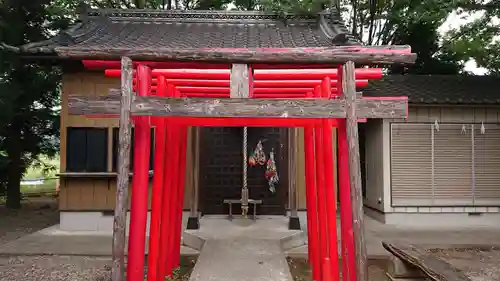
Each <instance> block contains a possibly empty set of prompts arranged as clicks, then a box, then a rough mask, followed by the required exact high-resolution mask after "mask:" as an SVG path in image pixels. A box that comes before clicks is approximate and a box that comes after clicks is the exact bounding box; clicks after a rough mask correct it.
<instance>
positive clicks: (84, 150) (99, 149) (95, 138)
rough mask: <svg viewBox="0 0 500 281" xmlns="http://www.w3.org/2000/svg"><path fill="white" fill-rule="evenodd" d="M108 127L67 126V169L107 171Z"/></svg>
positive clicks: (75, 170)
mask: <svg viewBox="0 0 500 281" xmlns="http://www.w3.org/2000/svg"><path fill="white" fill-rule="evenodd" d="M107 170H108V130H107V128H88V127H68V128H66V171H67V172H82V173H83V172H107Z"/></svg>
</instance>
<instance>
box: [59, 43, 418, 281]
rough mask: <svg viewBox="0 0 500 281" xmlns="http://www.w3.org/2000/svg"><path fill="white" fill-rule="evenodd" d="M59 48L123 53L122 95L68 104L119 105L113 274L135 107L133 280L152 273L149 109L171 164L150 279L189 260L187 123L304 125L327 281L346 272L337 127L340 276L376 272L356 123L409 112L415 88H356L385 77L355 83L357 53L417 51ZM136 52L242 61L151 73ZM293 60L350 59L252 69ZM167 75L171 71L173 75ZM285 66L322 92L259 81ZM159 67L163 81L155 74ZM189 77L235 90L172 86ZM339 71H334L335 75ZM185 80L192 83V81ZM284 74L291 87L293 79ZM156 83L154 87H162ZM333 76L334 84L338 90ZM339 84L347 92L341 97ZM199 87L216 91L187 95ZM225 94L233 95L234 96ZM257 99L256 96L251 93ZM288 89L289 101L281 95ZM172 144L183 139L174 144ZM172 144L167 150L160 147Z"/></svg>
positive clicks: (81, 109) (317, 264)
mask: <svg viewBox="0 0 500 281" xmlns="http://www.w3.org/2000/svg"><path fill="white" fill-rule="evenodd" d="M56 51H57V52H58V53H59V55H61V56H66V57H73V58H99V59H100V58H103V59H117V58H118V57H122V61H121V71H118V72H116V71H114V70H108V71H106V74H107V75H109V76H116V75H117V74H118V75H121V81H122V87H121V101H120V100H119V99H118V96H117V95H116V94H115V95H111V96H109V97H102V98H96V99H91V98H88V97H70V101H69V109H70V113H71V114H85V115H94V116H95V115H97V116H99V114H104V115H109V114H117V113H120V147H119V169H118V185H117V206H116V209H115V225H114V238H113V256H114V265H113V271H112V275H113V280H114V281H118V280H120V281H122V280H123V270H124V255H123V252H124V244H125V243H124V242H125V217H126V204H125V202H126V200H125V199H126V198H127V187H128V174H129V153H130V116H131V115H135V116H136V117H134V119H135V143H134V145H135V146H136V147H135V155H134V161H135V163H134V175H133V182H132V185H133V188H132V201H131V222H130V224H131V225H130V237H129V261H128V268H127V280H128V281H136V280H143V277H144V250H145V238H146V237H145V236H146V233H145V229H146V220H147V199H148V188H147V186H148V166H149V165H148V163H149V155H150V154H149V150H150V133H149V131H150V126H151V124H150V123H149V122H150V118H149V116H155V117H153V118H152V120H151V121H152V123H153V124H154V125H155V126H156V128H157V130H156V141H155V146H156V147H157V148H156V149H157V150H156V152H155V163H154V171H155V175H162V172H163V177H162V176H155V177H154V179H153V193H155V194H161V196H154V197H153V203H152V217H151V231H150V253H149V257H148V281H157V280H163V279H164V277H165V276H166V275H169V274H171V272H172V270H173V269H174V268H176V267H177V266H178V265H179V257H180V234H181V218H182V203H181V202H182V201H183V200H182V199H183V198H182V196H183V194H184V192H183V186H184V182H183V180H184V171H185V168H186V167H185V153H186V152H185V150H186V134H187V129H186V127H187V126H189V125H192V126H193V125H194V126H273V127H304V128H305V137H304V141H305V153H306V188H307V202H306V203H307V210H308V228H309V234H310V236H309V261H310V263H311V265H312V268H313V278H314V280H321V281H330V280H338V278H339V268H338V254H337V251H338V250H337V249H338V248H337V232H336V209H335V208H336V207H335V204H328V202H335V193H334V188H333V186H334V182H333V175H332V171H333V151H332V128H333V126H335V127H338V129H339V165H340V166H341V169H340V174H339V180H340V197H341V200H340V202H341V203H340V204H341V205H340V209H341V237H342V239H341V241H342V258H343V261H344V262H343V266H342V275H343V280H344V281H354V280H360V281H366V280H367V272H366V249H365V242H364V237H363V234H362V230H363V227H362V214H363V212H362V196H361V184H360V175H359V172H360V167H359V144H358V135H357V121H358V118H361V119H363V118H403V117H406V114H407V99H406V97H400V98H369V99H368V98H360V97H359V96H357V95H356V91H355V87H356V84H360V86H362V85H363V84H364V82H363V80H362V79H367V78H378V77H375V76H377V75H379V74H378V72H376V71H378V70H376V71H373V70H371V69H370V70H364V69H359V70H357V71H359V72H360V73H361V75H360V77H359V79H360V80H356V78H358V73H357V71H355V69H354V62H358V63H412V62H413V61H414V60H415V55H414V54H411V52H410V48H409V47H407V46H390V47H369V48H360V47H336V48H312V49H288V50H283V49H277V50H276V49H272V50H266V49H254V50H240V49H238V50H228V49H216V50H213V49H212V50H204V49H202V50H172V49H164V50H140V51H138V50H134V51H128V50H122V49H111V50H106V51H102V50H92V49H75V48H63V47H61V48H58V49H57V50H56ZM129 57H131V58H133V59H137V60H141V61H146V60H163V59H170V60H199V61H215V62H232V63H233V64H232V68H231V69H223V68H222V69H220V67H219V69H209V70H207V69H205V70H204V71H193V70H191V71H187V72H186V71H181V70H177V71H176V70H172V69H153V70H152V69H151V68H150V67H149V66H147V64H148V63H146V62H139V63H138V65H137V71H136V72H134V71H133V66H132V61H131V59H130V58H129ZM290 61H296V62H297V63H332V64H340V66H338V67H337V68H336V69H331V68H330V69H322V70H317V71H310V70H308V71H307V72H308V73H307V74H305V73H301V71H292V70H289V71H288V72H287V71H283V70H282V71H281V72H280V70H272V69H269V70H256V69H255V70H252V67H251V66H250V65H247V64H246V63H249V64H250V63H254V62H269V63H277V62H290ZM235 62H236V63H235ZM346 62H347V63H346ZM155 63H156V64H160V65H161V62H154V63H150V64H155ZM242 63H245V64H242ZM343 63H346V64H345V66H342V64H343ZM200 68H201V67H200ZM363 71H365V72H367V73H370V71H372V72H371V75H372V77H363V76H362V74H363ZM179 73H183V74H182V75H181V74H179ZM374 73H376V74H374ZM380 73H381V72H380ZM187 74H189V75H190V76H187ZM365 74H366V73H365ZM166 75H168V76H167V77H168V78H167V79H166ZM176 75H177V76H176ZM273 75H274V76H273ZM277 75H284V76H288V78H289V79H290V78H292V79H295V80H299V79H304V80H306V81H307V82H297V83H298V84H299V83H303V84H304V85H308V86H311V83H312V82H311V81H310V80H308V79H307V78H309V79H315V80H317V82H319V83H320V85H316V86H315V87H314V88H313V91H307V90H308V89H306V88H305V87H304V88H303V90H304V91H305V92H304V91H303V90H300V91H299V90H297V92H294V91H291V90H290V88H282V87H274V88H273V87H272V86H273V85H276V84H273V83H267V84H266V83H265V82H263V83H261V84H260V85H259V84H258V83H255V82H257V80H258V79H259V80H262V81H266V80H271V81H272V80H273V79H277V78H278V77H277ZM153 76H154V77H155V78H156V79H153ZM172 76H173V77H172ZM368 76H369V75H368ZM134 77H135V78H134ZM188 77H189V78H193V79H205V80H211V81H214V80H215V81H219V82H217V83H219V86H222V85H227V84H225V83H226V82H227V80H229V91H228V90H227V89H217V88H216V89H213V88H208V87H207V85H206V84H209V83H208V82H205V84H203V83H201V82H200V83H199V84H198V85H203V86H204V87H201V86H200V87H193V86H188V87H191V88H188V89H186V88H182V87H181V86H176V85H175V84H174V83H168V79H187V78H188ZM300 77H302V78H300ZM304 77H305V78H304ZM332 78H334V80H333V83H332ZM253 80H255V81H253ZM134 81H135V84H136V88H137V96H135V97H134V96H133V95H132V91H133V88H134ZM198 81H200V80H198ZM220 81H224V82H220ZM358 81H359V82H358ZM176 82H178V83H181V84H182V83H184V84H186V81H184V82H181V81H176ZM282 83H283V84H285V85H287V84H286V83H285V82H282ZM153 84H155V85H154V86H156V87H154V88H153ZM187 84H189V83H187ZM214 84H215V83H214ZM256 84H257V85H256ZM278 84H279V83H278ZM312 84H314V83H312ZM285 85H282V86H285ZM294 85H295V86H297V85H296V84H293V83H292V84H289V86H287V87H291V86H294ZM333 85H335V86H336V88H333ZM259 86H260V87H259ZM312 86H314V85H312ZM193 88H195V89H193ZM257 89H261V90H257ZM262 89H266V90H262ZM154 91H156V97H155V96H150V94H151V93H152V92H154ZM112 92H114V91H112ZM291 92H293V93H291ZM284 93H285V95H284ZM336 93H340V95H338V94H336ZM342 93H343V94H344V95H343V96H342V95H341V94H342ZM192 94H195V95H192ZM196 94H197V95H196ZM259 94H262V96H259ZM293 94H295V96H294V95H293ZM190 95H192V96H205V97H208V98H181V97H182V96H190ZM225 97H230V98H229V99H225ZM252 97H255V99H251V98H252ZM278 97H281V98H278ZM284 97H286V98H288V99H283V98H284ZM291 98H295V99H291ZM298 98H305V99H298ZM313 98H314V99H313ZM160 116H161V117H160ZM200 117H204V118H200ZM228 117H230V118H228ZM166 143H169V144H177V145H165V144H166ZM162 147H163V148H164V149H161V148H162ZM158 148H160V149H158ZM165 155H169V159H174V161H176V162H174V163H179V165H178V166H177V165H173V167H169V166H167V165H165V162H164V161H165V157H163V156H165ZM183 156H184V157H183ZM314 167H316V169H314ZM326 187H328V188H326ZM351 190H352V192H351ZM351 200H352V203H353V204H352V206H351ZM242 201H243V202H242V207H243V208H242V209H243V210H245V207H246V206H248V194H247V195H246V196H245V195H244V194H243V196H242ZM314 234H317V235H314ZM160 250H161V251H160Z"/></svg>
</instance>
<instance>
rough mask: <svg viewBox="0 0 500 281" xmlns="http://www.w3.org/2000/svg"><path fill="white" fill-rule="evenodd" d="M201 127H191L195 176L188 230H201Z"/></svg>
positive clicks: (193, 176) (193, 175)
mask: <svg viewBox="0 0 500 281" xmlns="http://www.w3.org/2000/svg"><path fill="white" fill-rule="evenodd" d="M199 135H200V127H191V136H192V137H191V151H192V152H193V154H192V157H193V174H192V178H193V179H192V184H193V188H192V190H191V206H190V207H191V212H190V215H189V218H188V222H187V226H186V228H187V229H199V228H200V221H199V217H198V188H199V179H198V177H199V172H198V171H199V165H200V164H199V161H200V160H199V159H200V155H199V148H198V144H199V139H200V136H199Z"/></svg>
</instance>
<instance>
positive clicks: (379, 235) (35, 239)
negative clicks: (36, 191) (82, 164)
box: [0, 217, 500, 258]
mask: <svg viewBox="0 0 500 281" xmlns="http://www.w3.org/2000/svg"><path fill="white" fill-rule="evenodd" d="M287 221H288V220H287V218H285V217H267V218H266V217H260V218H259V219H258V220H257V222H255V223H252V222H246V221H243V220H242V221H239V220H237V219H235V220H234V221H233V222H229V221H228V220H227V219H225V218H210V217H204V218H203V219H202V220H201V221H200V223H201V228H200V230H198V231H188V233H193V234H195V235H197V236H200V237H202V238H203V239H204V240H206V241H207V240H210V239H220V240H222V239H229V238H236V237H238V238H248V239H264V240H269V239H271V240H275V241H281V246H282V248H283V249H284V250H285V254H288V255H291V256H304V257H306V256H307V245H305V242H307V236H306V233H302V232H300V231H295V232H293V231H289V230H288V228H287ZM301 223H303V224H306V221H305V218H304V219H301ZM499 226H500V224H499ZM303 229H304V230H305V227H304V228H303ZM185 236H186V235H185ZM290 237H292V238H293V237H295V238H297V239H295V238H294V239H290V240H289V241H287V239H285V238H290ZM185 238H186V239H185V240H186V242H188V241H187V239H188V237H185ZM365 238H366V243H367V251H368V255H369V256H370V257H372V258H380V257H387V256H388V255H389V254H388V252H387V251H385V250H384V248H383V247H382V241H383V240H387V241H401V242H406V243H413V244H427V245H441V246H443V247H446V246H447V245H472V244H491V245H500V227H499V228H487V227H483V228H482V227H469V228H439V229H436V228H433V229H429V228H427V229H423V228H408V227H405V228H398V227H395V226H390V225H384V224H381V223H379V222H377V221H375V220H373V219H370V218H368V217H365ZM111 242H112V237H111V234H110V233H96V232H65V231H60V230H58V226H57V225H56V226H53V227H50V228H48V229H44V230H42V231H39V232H36V233H33V234H30V235H27V236H24V237H22V238H19V239H17V240H14V241H11V242H10V243H7V244H5V245H1V246H0V255H43V254H55V255H82V256H84V255H88V256H110V255H111ZM195 242H197V241H195ZM186 244H187V245H193V244H196V243H192V241H189V243H186ZM193 248H194V249H193ZM198 248H199V247H198V246H196V247H191V248H190V247H182V253H183V254H186V255H192V254H198V253H199V252H198V251H197V250H196V249H198ZM146 249H147V247H146Z"/></svg>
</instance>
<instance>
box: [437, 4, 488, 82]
mask: <svg viewBox="0 0 500 281" xmlns="http://www.w3.org/2000/svg"><path fill="white" fill-rule="evenodd" d="M482 15H483V12H475V13H466V12H464V13H461V14H460V15H458V14H457V12H453V13H451V14H450V15H449V16H448V18H447V19H446V21H445V22H444V23H443V25H441V27H440V28H439V29H438V31H439V33H440V34H442V35H443V34H444V33H446V32H447V31H449V30H451V29H457V28H459V27H461V26H463V25H466V24H468V23H470V22H472V21H474V20H475V19H478V18H480V17H481V16H482ZM465 70H466V71H468V72H472V73H474V74H476V75H486V74H488V71H487V70H486V69H485V68H482V67H478V66H477V64H476V61H475V60H473V59H471V60H469V61H467V62H465Z"/></svg>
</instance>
